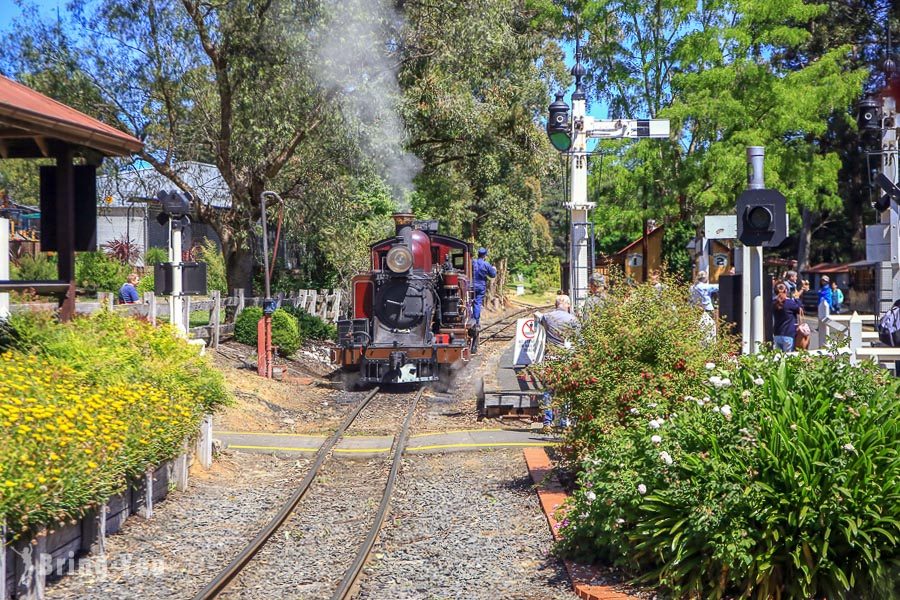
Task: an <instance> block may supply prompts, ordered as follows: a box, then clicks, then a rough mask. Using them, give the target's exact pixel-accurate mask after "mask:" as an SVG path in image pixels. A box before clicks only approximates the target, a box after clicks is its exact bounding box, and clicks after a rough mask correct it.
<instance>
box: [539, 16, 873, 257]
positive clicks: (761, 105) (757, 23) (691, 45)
mask: <svg viewBox="0 0 900 600" xmlns="http://www.w3.org/2000/svg"><path fill="white" fill-rule="evenodd" d="M541 4H543V10H544V11H545V13H546V17H545V18H547V19H549V20H550V21H558V20H560V19H561V18H562V13H561V12H560V9H559V7H558V6H549V5H548V3H541ZM567 4H568V5H569V6H570V7H571V10H572V11H573V12H575V13H576V14H578V15H579V24H580V26H581V27H583V28H585V29H587V30H588V31H589V32H590V34H589V35H588V36H587V37H588V41H587V42H586V44H585V46H584V52H585V57H586V59H587V61H588V65H587V72H588V73H589V79H590V85H589V89H593V90H594V94H595V95H596V96H598V97H600V98H602V99H603V100H604V101H605V102H607V103H608V104H609V105H610V114H611V116H621V117H630V118H640V117H641V116H649V117H654V118H668V119H670V121H671V129H672V135H671V136H670V139H669V140H642V141H638V142H634V143H632V142H622V141H606V142H602V143H601V145H600V147H601V149H603V151H604V153H605V156H604V161H603V168H602V170H601V169H597V168H595V169H593V170H592V173H591V180H590V185H589V188H590V189H591V190H592V199H593V200H595V201H597V202H598V203H599V204H600V206H598V210H597V212H596V213H595V223H597V224H598V226H599V227H598V232H597V235H598V239H600V240H601V241H602V242H605V241H607V238H608V237H609V236H614V235H615V232H616V231H617V230H619V229H622V230H631V231H634V229H635V227H634V225H635V224H636V223H640V221H641V220H643V219H644V218H654V219H656V220H657V221H659V222H664V223H665V224H666V225H669V224H670V223H671V222H672V221H673V220H674V221H680V222H684V223H685V224H687V223H691V224H693V225H695V226H696V225H699V224H700V221H701V218H702V216H703V215H705V214H715V213H719V212H722V211H727V210H728V209H730V208H731V207H733V206H734V199H735V197H736V196H737V194H738V193H739V192H740V191H741V190H742V188H743V187H744V182H745V179H746V167H745V148H746V146H748V145H761V146H765V148H766V183H767V186H768V187H773V188H778V189H782V190H790V193H789V194H786V195H787V196H788V197H789V199H788V206H789V211H790V213H791V214H790V217H791V225H792V228H793V229H794V230H795V231H796V230H797V229H799V227H800V226H801V224H802V225H803V226H804V227H809V226H810V225H811V224H810V223H809V222H808V221H809V219H806V220H805V221H804V220H803V219H801V218H800V216H801V214H804V213H803V211H804V210H806V211H807V212H806V214H807V216H808V215H809V214H810V211H811V212H812V213H814V214H820V213H821V212H823V211H825V212H827V211H834V210H838V209H840V208H841V206H842V204H841V199H840V197H839V195H838V169H839V168H840V167H841V161H840V159H839V156H838V154H837V153H836V152H835V151H834V148H833V145H832V143H831V140H829V139H828V137H829V134H828V129H829V126H830V125H835V124H843V125H841V127H844V128H846V124H847V122H848V115H849V113H850V110H849V109H850V107H851V105H852V103H853V102H854V101H855V99H856V98H857V97H858V95H859V93H860V91H861V89H862V83H863V81H864V80H865V78H866V75H867V73H866V70H865V69H860V68H859V64H858V63H856V62H854V60H853V56H854V53H855V50H852V49H851V46H850V44H856V45H859V44H858V42H857V41H856V40H853V41H850V40H846V39H845V41H844V42H843V44H840V43H839V44H833V45H825V46H823V45H822V44H818V45H817V47H816V49H815V52H813V53H807V52H808V51H809V50H810V46H809V45H808V42H809V40H810V38H811V33H810V32H813V31H819V30H820V28H821V26H820V23H821V22H825V21H827V20H828V19H829V18H831V17H829V16H828V13H830V12H831V10H830V7H831V5H828V7H826V4H825V3H808V2H803V1H802V0H788V1H786V2H775V1H774V0H765V1H762V2H753V3H746V2H745V3H738V4H727V3H726V4H723V3H700V4H691V3H677V2H675V3H672V2H669V3H662V4H640V3H634V2H628V1H625V0H608V1H604V2H591V3H585V2H571V3H567ZM826 8H827V9H828V10H826ZM860 12H864V11H862V10H861V11H860ZM818 35H819V37H820V38H821V36H822V34H821V33H819V34H818ZM826 37H827V36H826ZM801 56H802V57H803V58H799V57H801ZM788 63H789V64H790V66H789V67H787V64H788ZM595 166H596V165H595ZM603 205H607V206H609V207H610V210H604V208H603ZM603 213H608V214H607V215H606V216H605V217H601V214H603ZM638 231H639V228H638ZM601 245H602V244H601ZM619 247H621V246H619ZM610 249H616V250H617V249H618V248H610ZM680 258H681V257H679V261H678V262H679V264H678V265H675V264H673V267H675V268H676V270H677V271H679V272H680V271H681V270H682V267H681V266H680Z"/></svg>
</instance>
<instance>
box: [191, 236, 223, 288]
mask: <svg viewBox="0 0 900 600" xmlns="http://www.w3.org/2000/svg"><path fill="white" fill-rule="evenodd" d="M195 255H196V259H197V260H198V261H200V262H205V263H206V289H207V290H208V291H209V292H212V291H213V290H218V291H220V292H222V294H225V295H227V292H228V283H227V281H226V279H225V258H224V257H223V256H222V251H221V250H219V247H218V246H216V243H215V242H213V241H212V240H210V239H208V238H207V239H204V240H203V243H202V244H200V245H199V246H197V249H196V251H195Z"/></svg>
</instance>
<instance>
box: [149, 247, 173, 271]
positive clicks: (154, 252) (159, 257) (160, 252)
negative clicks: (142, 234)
mask: <svg viewBox="0 0 900 600" xmlns="http://www.w3.org/2000/svg"><path fill="white" fill-rule="evenodd" d="M168 260H169V251H168V250H167V249H166V248H156V247H150V248H147V251H146V252H144V266H145V267H152V266H153V265H158V264H160V263H164V262H166V261H168ZM148 270H149V271H150V272H151V273H152V272H153V269H149V268H148Z"/></svg>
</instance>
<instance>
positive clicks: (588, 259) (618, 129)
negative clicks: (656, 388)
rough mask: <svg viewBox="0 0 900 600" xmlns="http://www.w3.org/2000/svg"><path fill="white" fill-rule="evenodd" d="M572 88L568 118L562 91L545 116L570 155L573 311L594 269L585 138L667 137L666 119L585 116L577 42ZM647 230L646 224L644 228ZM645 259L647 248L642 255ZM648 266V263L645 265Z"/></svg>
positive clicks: (552, 138)
mask: <svg viewBox="0 0 900 600" xmlns="http://www.w3.org/2000/svg"><path fill="white" fill-rule="evenodd" d="M571 74H572V76H573V77H574V78H575V91H574V92H573V93H572V116H571V119H570V118H569V106H568V105H567V104H566V103H565V101H564V100H563V93H562V92H559V93H557V94H556V101H555V102H553V103H552V104H551V105H550V109H549V118H548V119H547V135H548V136H549V138H550V143H551V144H553V147H554V148H556V149H557V150H559V151H560V152H562V153H565V154H567V155H568V156H569V157H570V158H571V169H572V171H571V175H572V176H571V178H570V179H571V182H570V192H571V193H570V196H569V200H570V201H569V202H567V203H566V205H565V206H566V208H567V209H569V248H568V258H569V295H570V296H571V298H572V309H573V311H574V310H578V309H580V308H581V306H582V305H583V304H584V301H585V300H586V299H587V295H588V289H589V286H588V281H589V279H590V276H591V273H592V271H593V270H594V225H593V223H592V222H591V220H590V211H591V210H592V209H593V208H594V207H595V206H596V204H595V203H594V202H588V196H587V175H588V168H587V167H588V165H587V162H588V161H587V159H588V156H589V155H590V152H588V149H587V140H588V139H589V138H594V139H618V138H668V137H669V120H668V119H604V120H601V119H594V118H592V117H589V116H588V115H587V96H586V94H585V92H584V87H583V86H582V83H581V80H582V78H583V77H584V75H585V69H584V66H583V65H582V64H581V45H580V41H579V42H576V46H575V66H574V67H572V71H571ZM644 229H645V232H646V229H647V227H646V224H645V226H644ZM643 260H644V263H645V264H646V262H647V256H646V250H645V256H644V257H643ZM645 268H646V267H645Z"/></svg>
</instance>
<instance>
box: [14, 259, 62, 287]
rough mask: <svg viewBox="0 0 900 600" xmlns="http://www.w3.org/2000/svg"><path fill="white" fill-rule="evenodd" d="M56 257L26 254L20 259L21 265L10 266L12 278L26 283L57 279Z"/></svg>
mask: <svg viewBox="0 0 900 600" xmlns="http://www.w3.org/2000/svg"><path fill="white" fill-rule="evenodd" d="M56 277H57V271H56V257H55V256H54V257H48V256H47V255H46V254H42V253H38V254H36V255H34V256H31V255H30V254H26V255H25V256H23V257H22V258H20V259H19V264H18V265H16V264H12V265H10V278H11V279H19V280H25V281H40V280H48V279H56Z"/></svg>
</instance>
